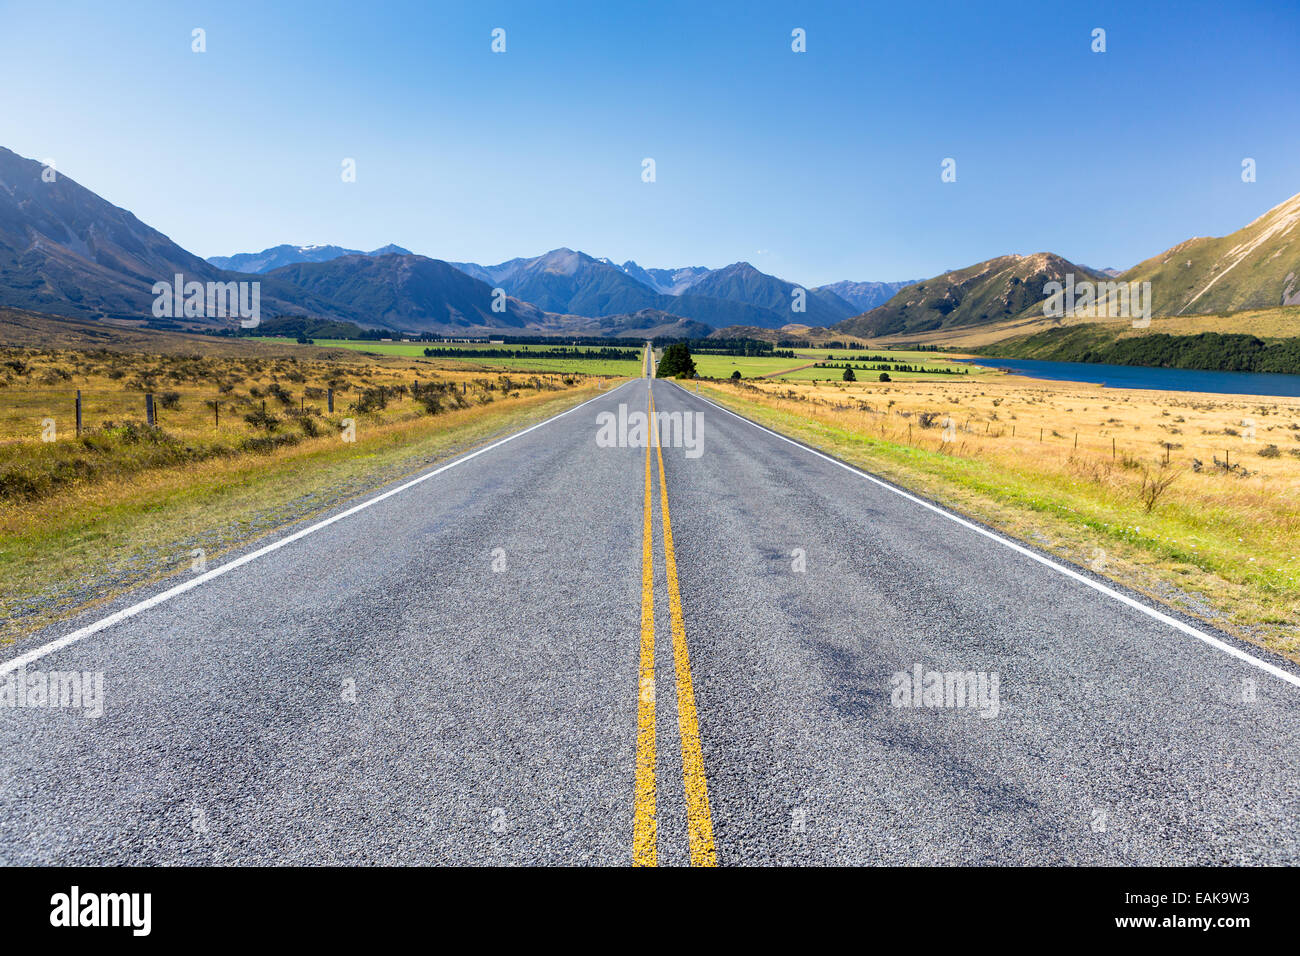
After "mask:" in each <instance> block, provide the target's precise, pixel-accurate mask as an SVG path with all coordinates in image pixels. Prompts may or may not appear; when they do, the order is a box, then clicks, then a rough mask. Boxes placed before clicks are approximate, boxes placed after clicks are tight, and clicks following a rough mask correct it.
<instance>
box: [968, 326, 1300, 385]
mask: <svg viewBox="0 0 1300 956" xmlns="http://www.w3.org/2000/svg"><path fill="white" fill-rule="evenodd" d="M1080 328H1083V327H1080ZM984 351H987V352H988V353H989V354H1001V355H1016V356H1020V357H1025V358H1036V359H1046V360H1048V361H1053V362H1092V363H1101V364H1106V365H1145V366H1148V367H1150V368H1180V369H1197V370H1201V371H1209V372H1276V373H1280V374H1284V375H1300V338H1292V339H1281V340H1280V341H1275V342H1271V343H1270V342H1265V341H1264V340H1263V339H1260V338H1257V337H1256V336H1253V335H1242V334H1237V333H1228V334H1224V333H1220V332H1201V333H1200V334H1198V335H1167V334H1165V333H1163V332H1156V333H1153V334H1150V335H1135V336H1132V337H1130V338H1124V339H1117V340H1116V341H1114V342H1105V343H1102V342H1097V341H1096V340H1095V339H1093V338H1089V337H1085V336H1084V335H1082V334H1080V333H1079V332H1076V331H1075V330H1074V329H1068V328H1066V329H1051V330H1049V331H1047V332H1040V333H1039V334H1037V335H1034V336H1030V337H1029V338H1028V339H1025V340H1023V341H1022V342H1019V343H1006V344H1004V345H1003V346H1002V347H1001V349H999V350H998V351H996V352H995V351H994V348H988V349H985V350H984Z"/></svg>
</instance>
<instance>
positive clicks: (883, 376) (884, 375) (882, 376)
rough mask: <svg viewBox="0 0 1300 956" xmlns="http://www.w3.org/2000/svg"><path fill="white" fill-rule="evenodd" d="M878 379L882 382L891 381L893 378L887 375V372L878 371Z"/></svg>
mask: <svg viewBox="0 0 1300 956" xmlns="http://www.w3.org/2000/svg"><path fill="white" fill-rule="evenodd" d="M880 380H881V381H882V382H892V381H893V379H892V378H890V377H889V373H888V372H881V373H880Z"/></svg>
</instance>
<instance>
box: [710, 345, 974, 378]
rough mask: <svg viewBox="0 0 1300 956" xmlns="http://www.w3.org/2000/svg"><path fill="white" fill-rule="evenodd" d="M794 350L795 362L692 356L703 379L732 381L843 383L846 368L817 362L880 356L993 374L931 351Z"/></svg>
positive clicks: (860, 373) (875, 374)
mask: <svg viewBox="0 0 1300 956" xmlns="http://www.w3.org/2000/svg"><path fill="white" fill-rule="evenodd" d="M793 351H794V353H795V357H794V358H792V359H791V358H774V357H768V356H762V357H753V356H743V355H705V354H699V353H696V354H694V355H692V358H693V359H694V360H695V368H696V371H697V372H698V373H699V375H700V377H701V378H730V377H731V374H732V372H735V371H739V372H740V374H741V376H742V377H743V378H761V377H773V378H782V379H790V380H799V381H840V380H842V379H843V377H844V369H843V368H836V367H826V368H818V367H817V366H816V364H815V363H817V362H831V363H835V364H836V365H843V364H844V363H845V362H852V363H853V364H854V365H858V364H863V363H859V362H858V361H856V360H857V359H859V358H863V357H870V358H872V359H873V360H872V361H870V362H867V363H865V364H868V365H877V364H880V362H878V361H876V360H875V359H876V358H877V357H878V358H883V359H886V360H887V361H889V362H893V363H898V364H902V365H921V366H924V367H925V368H927V369H940V368H957V369H959V370H964V371H966V370H968V371H969V376H971V377H973V376H977V375H986V374H990V372H989V370H986V369H974V368H969V367H968V366H965V365H959V364H958V363H955V362H953V361H952V360H951V359H950V358H949V357H948V356H946V355H943V354H940V353H935V352H929V351H924V352H921V351H915V350H902V349H899V350H889V351H885V350H880V349H876V350H871V349H795V350H793ZM854 374H856V375H857V377H858V378H859V379H860V380H865V379H868V378H870V379H877V378H879V376H880V372H879V371H864V370H862V369H855V370H854ZM943 374H945V373H942V372H941V373H939V375H943ZM889 377H890V378H891V379H896V380H908V379H922V380H925V379H933V378H937V377H939V376H938V375H934V374H927V373H925V372H896V371H890V372H889Z"/></svg>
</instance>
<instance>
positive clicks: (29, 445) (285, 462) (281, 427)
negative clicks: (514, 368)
mask: <svg viewBox="0 0 1300 956" xmlns="http://www.w3.org/2000/svg"><path fill="white" fill-rule="evenodd" d="M176 338H177V339H180V340H181V344H187V343H188V344H190V345H191V347H192V348H193V349H194V350H195V351H191V352H184V351H178V352H174V353H170V354H168V353H162V354H150V353H145V352H136V351H132V350H129V349H127V350H116V349H106V348H97V349H90V350H75V349H63V348H49V349H44V348H39V347H22V348H0V617H3V620H4V624H3V626H2V627H0V640H4V639H5V638H12V637H13V636H15V635H17V634H20V633H25V632H28V631H30V630H32V629H33V628H36V627H39V626H44V625H45V624H47V623H49V622H50V621H51V620H54V619H56V618H58V617H59V616H61V615H65V614H67V613H70V612H72V611H74V610H75V609H77V608H78V607H80V606H82V605H84V604H85V603H87V602H88V601H90V600H102V599H104V598H107V597H109V596H111V595H113V594H115V593H119V592H120V591H122V590H124V589H125V588H127V587H131V586H135V585H138V584H140V583H142V582H144V581H148V580H151V579H153V578H155V577H158V576H160V575H162V574H165V573H169V572H172V571H175V570H177V568H179V567H184V566H185V565H186V564H188V562H189V561H190V560H191V551H193V550H194V549H195V548H198V549H201V550H202V551H203V552H204V554H205V556H206V559H209V560H210V559H212V558H215V557H217V556H219V555H220V554H221V553H222V551H223V550H226V549H228V548H230V547H234V546H238V545H240V544H243V543H244V542H246V541H247V540H249V539H250V538H253V537H256V536H257V535H259V534H262V533H266V532H268V531H270V530H273V529H274V528H276V527H280V526H282V525H283V524H284V523H285V522H286V521H292V520H299V519H301V518H304V517H309V516H310V515H311V514H313V513H317V512H319V511H320V510H321V509H323V508H327V507H330V506H332V505H333V504H335V503H336V502H337V501H338V500H340V498H341V497H342V498H346V497H347V495H349V494H359V493H363V492H365V491H367V490H369V489H372V488H374V487H375V485H376V484H378V483H380V482H382V481H383V480H385V479H387V478H389V477H397V476H400V475H401V474H403V473H406V472H409V471H410V470H412V469H415V468H418V467H421V466H423V465H425V464H427V463H428V462H429V461H430V460H432V459H434V458H436V457H437V456H439V455H445V454H449V453H451V452H453V451H455V450H456V449H458V448H462V447H466V446H467V445H468V444H470V443H473V442H474V441H477V440H481V439H483V438H485V437H486V436H488V435H492V434H496V433H499V432H500V431H501V430H502V429H508V428H511V427H517V426H518V425H520V424H521V423H524V422H527V421H530V420H534V419H536V418H540V417H543V416H545V415H547V414H553V413H554V412H555V411H558V410H560V409H561V408H563V407H565V406H566V405H569V404H573V403H576V402H578V401H580V400H582V399H584V398H586V397H590V396H591V395H594V394H596V382H595V381H593V380H591V379H585V378H582V377H575V376H573V375H570V374H566V375H546V374H532V373H516V372H500V371H482V370H477V369H469V368H465V367H463V366H461V365H460V364H459V363H456V362H446V363H439V362H435V361H433V360H425V359H418V360H415V359H407V358H403V357H400V356H375V357H369V356H363V355H360V354H358V353H357V352H355V351H343V350H339V351H338V352H337V355H339V356H340V357H339V358H335V359H325V358H321V357H320V356H323V355H329V354H331V353H330V352H329V351H327V350H324V349H309V348H303V349H301V350H298V351H300V352H301V354H302V355H303V356H304V358H302V359H299V358H298V357H297V355H295V354H294V351H295V350H285V349H283V348H279V347H273V346H267V347H264V348H259V347H258V343H248V342H245V343H238V345H237V346H235V345H230V344H228V343H220V342H217V343H209V342H205V341H204V340H203V339H202V338H201V337H195V336H186V337H183V338H181V337H179V336H177V337H176ZM168 341H170V340H168ZM173 344H175V343H173ZM209 345H211V348H208V346H209ZM199 349H204V351H202V352H201V351H198V350H199ZM307 356H311V357H310V358H308V357H307ZM633 364H635V363H633ZM328 389H333V390H334V400H335V405H334V411H333V413H331V412H330V411H329V409H328V400H327V396H328V391H327V390H328ZM77 390H80V391H81V393H82V409H83V412H82V419H83V430H82V434H81V436H80V437H78V435H77V433H76V422H75V415H74V397H75V394H76V392H77ZM146 392H150V393H152V394H153V395H154V396H155V405H156V408H157V427H155V428H149V427H147V426H146V425H145V422H144V419H145V406H144V396H145V394H146Z"/></svg>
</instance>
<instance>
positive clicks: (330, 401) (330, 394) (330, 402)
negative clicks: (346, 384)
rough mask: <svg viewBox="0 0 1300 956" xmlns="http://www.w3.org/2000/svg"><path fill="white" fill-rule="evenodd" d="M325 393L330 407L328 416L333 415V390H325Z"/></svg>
mask: <svg viewBox="0 0 1300 956" xmlns="http://www.w3.org/2000/svg"><path fill="white" fill-rule="evenodd" d="M326 391H327V392H328V393H329V397H328V401H329V405H330V414H331V415H333V414H334V389H332V388H331V389H327V390H326Z"/></svg>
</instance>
